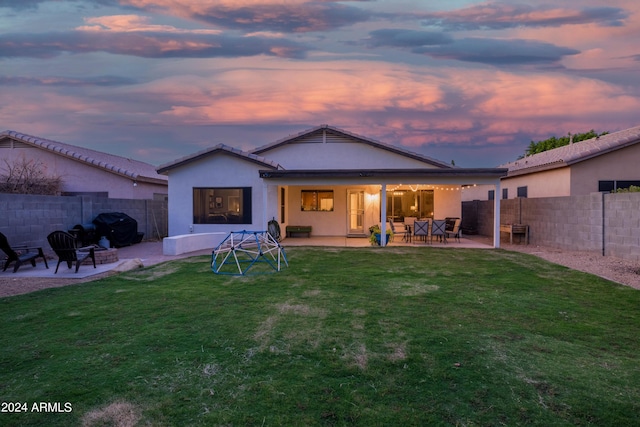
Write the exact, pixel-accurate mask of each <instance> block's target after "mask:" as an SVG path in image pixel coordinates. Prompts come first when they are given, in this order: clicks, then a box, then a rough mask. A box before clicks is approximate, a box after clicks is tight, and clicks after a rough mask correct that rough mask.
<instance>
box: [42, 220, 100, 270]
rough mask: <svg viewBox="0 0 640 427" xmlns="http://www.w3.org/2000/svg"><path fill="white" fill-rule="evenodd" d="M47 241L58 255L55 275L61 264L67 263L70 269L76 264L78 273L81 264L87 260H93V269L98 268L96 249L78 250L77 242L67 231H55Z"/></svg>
mask: <svg viewBox="0 0 640 427" xmlns="http://www.w3.org/2000/svg"><path fill="white" fill-rule="evenodd" d="M47 240H48V241H49V244H50V245H51V249H53V251H54V252H55V253H56V255H58V265H56V271H55V273H54V274H57V273H58V267H60V263H61V262H66V263H67V267H69V268H71V266H72V264H73V263H74V262H75V263H76V273H77V272H78V269H79V268H80V264H82V262H83V261H84V260H85V259H87V258H91V260H92V261H93V268H96V255H95V249H94V248H93V247H86V248H76V240H75V239H74V238H73V236H72V235H71V234H69V233H67V232H65V231H54V232H53V233H51V234H49V235H48V236H47Z"/></svg>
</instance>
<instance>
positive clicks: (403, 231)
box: [389, 221, 410, 242]
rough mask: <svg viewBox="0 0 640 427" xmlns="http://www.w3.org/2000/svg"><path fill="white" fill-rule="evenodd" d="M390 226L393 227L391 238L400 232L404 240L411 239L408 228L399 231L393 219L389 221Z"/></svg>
mask: <svg viewBox="0 0 640 427" xmlns="http://www.w3.org/2000/svg"><path fill="white" fill-rule="evenodd" d="M389 228H390V229H391V240H393V238H394V237H395V236H396V234H398V235H400V236H402V240H404V241H405V242H407V241H409V238H410V236H409V232H408V231H407V229H406V228H405V229H404V230H402V231H397V230H396V227H395V225H393V221H389Z"/></svg>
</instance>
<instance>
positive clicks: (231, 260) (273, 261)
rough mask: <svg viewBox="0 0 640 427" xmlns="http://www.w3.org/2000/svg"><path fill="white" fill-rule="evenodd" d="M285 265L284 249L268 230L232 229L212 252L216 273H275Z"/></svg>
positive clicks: (286, 263)
mask: <svg viewBox="0 0 640 427" xmlns="http://www.w3.org/2000/svg"><path fill="white" fill-rule="evenodd" d="M284 266H289V263H288V262H287V255H286V253H285V250H284V248H283V247H282V245H280V243H279V242H278V241H277V240H276V239H275V238H274V237H273V236H272V235H271V234H270V233H269V232H267V231H246V230H243V231H232V232H231V233H229V235H227V237H225V239H224V240H223V241H222V242H221V243H220V244H219V245H218V246H217V247H216V248H215V249H214V250H213V252H212V254H211V270H212V271H213V272H214V273H215V274H228V275H234V276H244V275H249V274H264V273H273V272H276V271H280V270H281V269H282V268H283V267H284ZM250 270H251V271H250ZM249 271H250V272H249Z"/></svg>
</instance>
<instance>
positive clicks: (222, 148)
mask: <svg viewBox="0 0 640 427" xmlns="http://www.w3.org/2000/svg"><path fill="white" fill-rule="evenodd" d="M221 153H222V154H228V155H231V156H234V157H238V158H241V159H244V160H248V161H250V162H253V163H256V164H258V165H260V166H266V167H268V168H272V169H282V167H281V166H280V165H279V164H277V163H275V162H272V161H271V160H268V159H265V158H264V157H262V156H258V155H256V154H252V153H248V152H246V151H242V150H239V149H237V148H233V147H230V146H228V145H225V144H218V145H216V146H215V147H211V148H207V149H205V150H202V151H199V152H197V153H194V154H191V155H189V156H185V157H182V158H180V159H177V160H174V161H173V162H170V163H166V164H164V165H161V166H160V167H158V169H157V170H158V173H165V172H167V171H169V170H171V169H175V168H177V167H180V166H184V165H186V164H188V163H192V162H195V161H197V160H200V159H202V158H205V157H209V156H212V155H215V154H221Z"/></svg>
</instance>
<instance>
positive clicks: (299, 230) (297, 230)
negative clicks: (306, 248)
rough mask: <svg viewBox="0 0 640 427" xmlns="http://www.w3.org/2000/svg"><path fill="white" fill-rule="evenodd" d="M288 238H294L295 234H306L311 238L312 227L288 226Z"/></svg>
mask: <svg viewBox="0 0 640 427" xmlns="http://www.w3.org/2000/svg"><path fill="white" fill-rule="evenodd" d="M286 233H287V237H293V235H294V234H306V235H307V237H311V226H310V225H287V228H286Z"/></svg>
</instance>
